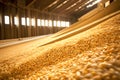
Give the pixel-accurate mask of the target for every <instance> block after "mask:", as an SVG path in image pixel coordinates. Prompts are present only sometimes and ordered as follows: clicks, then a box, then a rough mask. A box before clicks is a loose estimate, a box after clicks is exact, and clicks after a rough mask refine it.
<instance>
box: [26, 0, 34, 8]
mask: <svg viewBox="0 0 120 80" xmlns="http://www.w3.org/2000/svg"><path fill="white" fill-rule="evenodd" d="M35 1H36V0H32V1H31V2H29V3H27V4H26V7H30V6H31V5H33V4H34V3H35Z"/></svg>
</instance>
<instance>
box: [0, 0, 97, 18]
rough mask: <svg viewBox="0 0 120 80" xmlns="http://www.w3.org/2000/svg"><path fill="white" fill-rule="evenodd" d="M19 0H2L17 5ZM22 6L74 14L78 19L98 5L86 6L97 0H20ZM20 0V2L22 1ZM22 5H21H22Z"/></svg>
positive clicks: (62, 13) (0, 0)
mask: <svg viewBox="0 0 120 80" xmlns="http://www.w3.org/2000/svg"><path fill="white" fill-rule="evenodd" d="M18 1H19V0H0V2H2V3H9V4H12V5H17V2H18ZM20 1H21V2H22V3H24V5H22V7H25V8H31V9H36V10H39V11H44V12H47V13H55V14H58V15H66V16H68V17H70V16H72V17H75V18H76V19H77V18H79V17H80V16H82V15H83V14H85V13H87V12H88V11H90V10H91V9H94V8H95V7H96V5H95V6H93V7H90V8H89V9H88V8H86V6H87V5H89V4H90V3H92V2H94V1H95V0H20ZM20 1H19V2H20ZM20 6H21V5H20Z"/></svg>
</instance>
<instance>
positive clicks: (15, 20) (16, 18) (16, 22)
mask: <svg viewBox="0 0 120 80" xmlns="http://www.w3.org/2000/svg"><path fill="white" fill-rule="evenodd" d="M14 24H15V25H18V17H14Z"/></svg>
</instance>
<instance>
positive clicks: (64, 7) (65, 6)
mask: <svg viewBox="0 0 120 80" xmlns="http://www.w3.org/2000/svg"><path fill="white" fill-rule="evenodd" d="M76 1H78V0H69V1H68V2H67V3H66V4H63V5H62V6H61V7H59V8H56V9H54V11H53V12H58V11H60V12H62V11H64V10H65V9H66V8H67V7H68V6H71V5H72V4H74V3H75V2H76Z"/></svg>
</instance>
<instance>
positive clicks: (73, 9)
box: [63, 0, 88, 15]
mask: <svg viewBox="0 0 120 80" xmlns="http://www.w3.org/2000/svg"><path fill="white" fill-rule="evenodd" d="M87 1H88V0H84V1H83V0H82V2H81V3H79V4H77V5H76V6H74V7H72V8H71V9H69V10H66V11H64V12H63V13H64V14H67V15H71V14H72V13H76V11H75V10H76V9H79V10H81V9H82V8H83V7H84V6H85V3H86V2H87Z"/></svg>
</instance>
